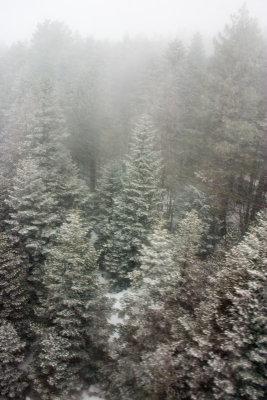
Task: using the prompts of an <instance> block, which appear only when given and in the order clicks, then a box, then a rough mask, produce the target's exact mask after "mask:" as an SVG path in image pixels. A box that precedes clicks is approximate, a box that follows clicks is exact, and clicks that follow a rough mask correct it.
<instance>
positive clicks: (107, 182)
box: [94, 162, 123, 264]
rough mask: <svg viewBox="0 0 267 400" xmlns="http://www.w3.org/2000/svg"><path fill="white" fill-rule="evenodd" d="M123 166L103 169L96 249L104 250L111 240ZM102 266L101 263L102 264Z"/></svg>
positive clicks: (98, 195) (97, 206)
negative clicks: (112, 223) (112, 222)
mask: <svg viewBox="0 0 267 400" xmlns="http://www.w3.org/2000/svg"><path fill="white" fill-rule="evenodd" d="M122 174H123V168H122V165H121V164H120V163H118V162H112V163H109V164H108V165H107V166H105V167H104V168H103V169H102V174H101V176H100V177H99V179H98V183H97V187H96V193H95V207H94V220H95V224H94V230H95V232H96V234H97V236H98V237H97V240H96V243H95V246H96V248H102V251H103V244H104V243H106V242H107V240H108V239H111V235H112V232H111V229H110V224H111V221H112V217H113V211H114V207H115V204H114V203H115V199H116V197H118V195H119V193H120V191H121V190H122V182H121V180H122ZM100 264H101V263H100Z"/></svg>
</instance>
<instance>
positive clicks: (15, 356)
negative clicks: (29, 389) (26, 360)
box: [0, 320, 26, 400]
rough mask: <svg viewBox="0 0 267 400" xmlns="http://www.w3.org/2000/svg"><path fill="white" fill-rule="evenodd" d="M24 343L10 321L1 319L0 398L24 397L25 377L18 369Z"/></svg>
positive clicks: (21, 359) (5, 399)
mask: <svg viewBox="0 0 267 400" xmlns="http://www.w3.org/2000/svg"><path fill="white" fill-rule="evenodd" d="M24 347H25V344H24V343H23V342H22V341H21V340H20V338H19V336H18V334H17V332H16V330H15V329H14V327H13V326H12V324H11V323H10V322H7V321H4V320H2V321H1V326H0V376H1V380H0V398H1V399H3V400H8V399H18V400H19V399H21V400H22V399H24V398H25V396H24V391H25V388H26V382H25V377H24V375H23V371H22V370H21V369H20V364H21V363H22V361H23V356H24Z"/></svg>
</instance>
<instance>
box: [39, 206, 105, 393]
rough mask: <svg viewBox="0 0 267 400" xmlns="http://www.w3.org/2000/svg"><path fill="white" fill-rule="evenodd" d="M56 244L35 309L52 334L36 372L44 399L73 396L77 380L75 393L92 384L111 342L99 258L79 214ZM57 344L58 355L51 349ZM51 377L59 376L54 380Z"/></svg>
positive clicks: (44, 339)
mask: <svg viewBox="0 0 267 400" xmlns="http://www.w3.org/2000/svg"><path fill="white" fill-rule="evenodd" d="M57 243H58V244H57V245H56V246H54V247H53V248H52V249H51V250H50V254H49V258H48V260H47V262H46V265H45V274H44V278H43V284H44V287H45V291H46V298H45V300H44V302H43V304H42V307H40V308H39V309H37V312H38V315H39V317H40V318H41V319H42V320H43V322H44V327H47V328H44V329H45V330H46V329H48V335H46V334H43V333H42V331H41V332H39V334H38V335H39V340H38V343H37V349H36V351H37V352H36V354H37V358H36V360H35V363H34V365H35V369H34V371H33V376H34V382H35V383H34V387H35V390H36V391H37V392H38V393H39V395H40V396H44V397H42V398H46V397H45V396H49V395H48V393H49V392H51V393H53V391H54V390H55V391H56V392H58V393H59V395H62V396H63V394H65V396H66V395H67V393H69V395H70V393H71V392H72V390H73V389H72V388H71V385H70V381H72V380H76V385H75V387H76V388H77V389H79V387H81V385H82V378H84V377H86V378H87V379H90V380H92V379H93V378H94V376H95V374H96V372H97V365H98V363H99V360H100V359H101V358H102V357H104V354H105V349H106V343H107V338H108V330H107V321H106V318H107V313H108V304H107V302H106V300H105V296H104V292H103V288H102V284H100V281H99V275H98V268H97V254H96V252H95V250H94V249H93V247H91V245H90V244H89V241H88V238H87V229H86V228H84V227H83V226H82V224H81V222H80V217H79V214H78V213H77V212H73V213H72V214H70V216H69V217H68V220H67V222H66V223H64V224H63V225H62V226H61V228H60V229H59V232H58V236H57ZM53 341H55V344H54V345H52V349H53V348H54V349H55V352H56V353H55V354H54V352H53V351H52V350H51V349H50V344H49V343H52V342H53ZM42 351H44V352H45V354H43V355H42ZM61 351H62V355H61V356H59V357H57V354H58V355H59V354H60V352H61ZM40 363H41V369H40V365H39V364H40ZM51 371H55V376H54V377H51ZM64 371H65V372H64ZM68 391H69V392H68ZM47 398H50V397H47Z"/></svg>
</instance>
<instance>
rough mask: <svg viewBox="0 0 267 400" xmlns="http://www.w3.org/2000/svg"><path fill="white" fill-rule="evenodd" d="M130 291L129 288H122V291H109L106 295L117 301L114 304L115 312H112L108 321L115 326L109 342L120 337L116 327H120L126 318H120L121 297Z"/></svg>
mask: <svg viewBox="0 0 267 400" xmlns="http://www.w3.org/2000/svg"><path fill="white" fill-rule="evenodd" d="M128 292H129V289H126V290H122V291H121V292H118V293H107V294H106V296H107V297H108V298H110V299H114V300H115V302H114V304H113V310H114V311H113V313H112V314H111V317H110V318H109V319H108V322H109V323H110V324H111V325H114V327H115V332H114V333H113V334H112V335H111V336H110V338H109V342H112V341H113V340H114V339H118V337H119V333H118V331H117V330H116V327H117V328H118V327H119V326H120V325H121V324H123V323H124V320H125V318H120V317H119V313H120V310H121V309H122V307H121V299H122V297H123V296H124V295H125V294H126V293H128Z"/></svg>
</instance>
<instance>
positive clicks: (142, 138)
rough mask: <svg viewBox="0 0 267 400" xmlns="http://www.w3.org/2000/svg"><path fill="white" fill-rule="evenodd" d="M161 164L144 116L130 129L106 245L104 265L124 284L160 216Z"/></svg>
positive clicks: (146, 117)
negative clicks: (110, 233)
mask: <svg viewBox="0 0 267 400" xmlns="http://www.w3.org/2000/svg"><path fill="white" fill-rule="evenodd" d="M160 166H161V159H160V155H159V152H158V151H157V148H156V134H155V131H154V128H153V125H152V122H151V120H150V118H149V117H148V116H145V115H144V116H142V117H141V118H140V121H139V122H138V123H137V125H136V127H135V129H134V131H133V138H132V145H131V148H130V153H129V156H128V159H127V162H126V170H125V174H124V176H123V182H122V189H121V193H120V194H119V195H118V196H117V198H116V199H115V206H114V211H113V218H112V221H111V230H112V235H111V239H110V240H108V241H107V243H106V244H105V257H104V268H105V270H106V271H107V272H108V273H109V275H110V276H111V278H114V279H115V280H118V281H121V283H123V281H124V283H127V282H128V277H127V275H128V272H129V271H132V270H133V269H135V268H137V267H138V265H139V260H138V257H139V254H140V250H141V247H142V245H143V244H144V243H145V242H146V241H147V235H148V234H149V233H150V232H151V231H152V230H153V228H154V226H155V224H156V223H157V221H158V220H159V218H160V212H161V189H160V168H161V167H160Z"/></svg>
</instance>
